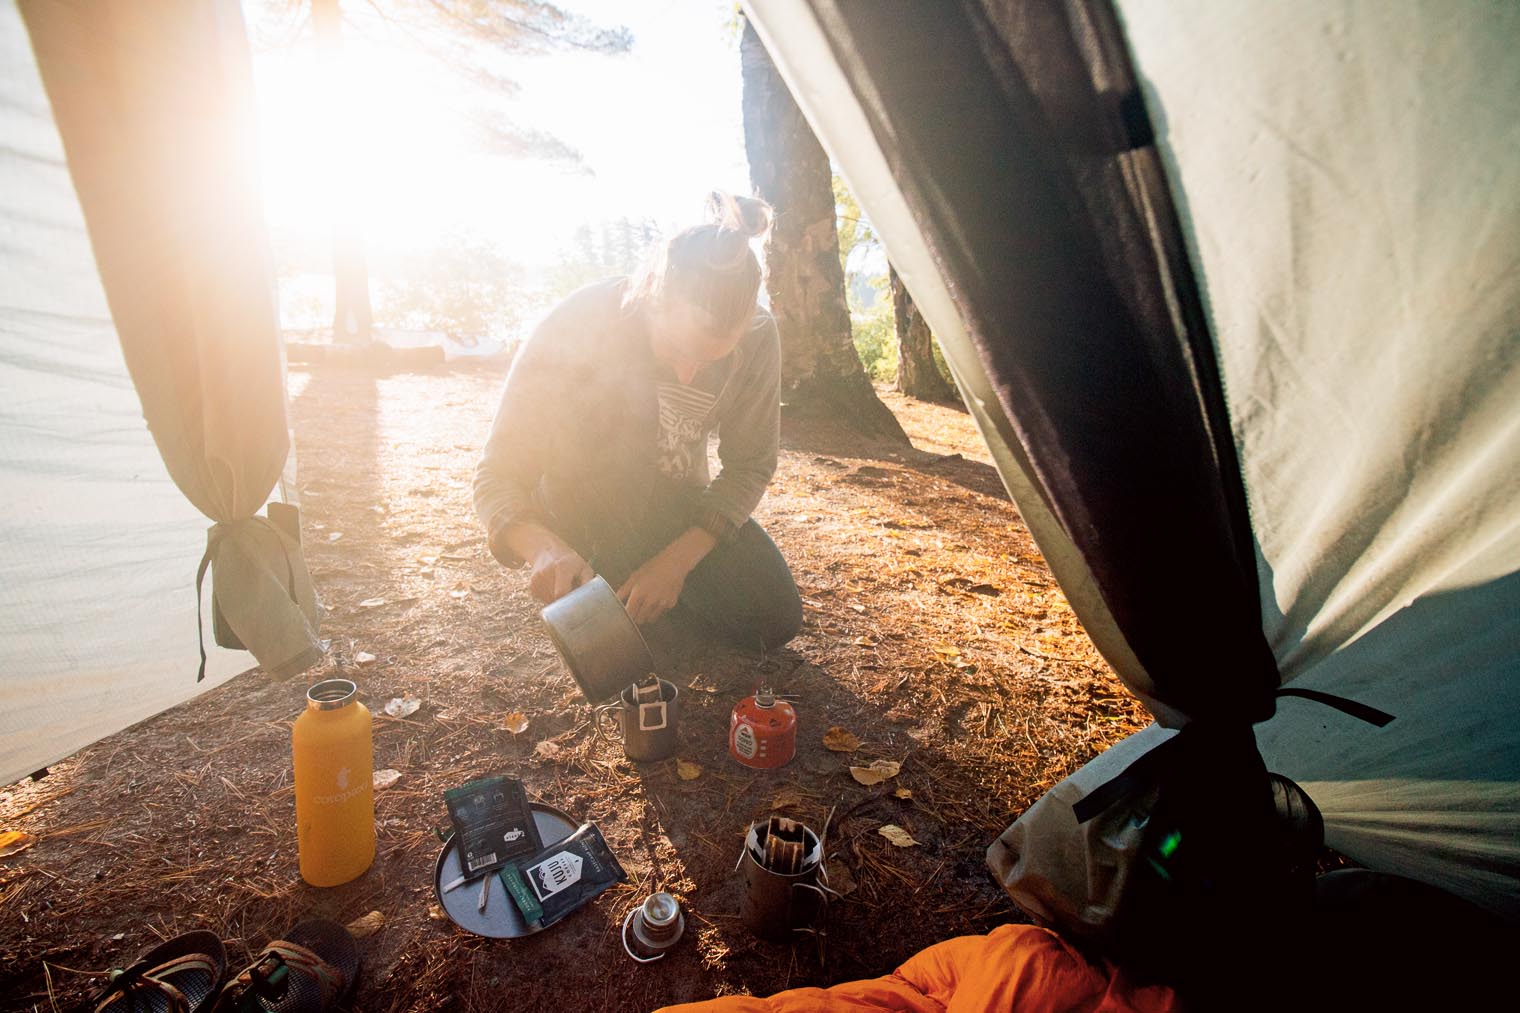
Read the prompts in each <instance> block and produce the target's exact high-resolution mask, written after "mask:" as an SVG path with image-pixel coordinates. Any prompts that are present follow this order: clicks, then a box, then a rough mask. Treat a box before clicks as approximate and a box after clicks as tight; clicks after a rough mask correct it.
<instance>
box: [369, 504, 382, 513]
mask: <svg viewBox="0 0 1520 1013" xmlns="http://www.w3.org/2000/svg"><path fill="white" fill-rule="evenodd" d="M370 511H371V512H373V513H377V514H383V513H385V507H383V506H381V505H380V504H379V503H376V504H375V505H374V506H372V507H370Z"/></svg>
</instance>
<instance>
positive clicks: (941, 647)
mask: <svg viewBox="0 0 1520 1013" xmlns="http://www.w3.org/2000/svg"><path fill="white" fill-rule="evenodd" d="M934 653H935V654H938V655H939V656H940V657H941V658H959V657H960V656H961V649H960V648H959V647H951V646H950V645H949V644H935V645H934Z"/></svg>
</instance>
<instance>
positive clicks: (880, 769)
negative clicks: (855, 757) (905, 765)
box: [850, 760, 902, 785]
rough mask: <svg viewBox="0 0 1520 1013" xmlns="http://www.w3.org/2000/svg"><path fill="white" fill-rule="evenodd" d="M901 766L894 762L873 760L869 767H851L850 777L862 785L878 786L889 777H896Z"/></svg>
mask: <svg viewBox="0 0 1520 1013" xmlns="http://www.w3.org/2000/svg"><path fill="white" fill-rule="evenodd" d="M901 769H902V764H901V763H898V762H897V761H896V760H875V761H873V762H872V764H871V765H870V766H869V767H851V768H850V776H851V777H853V778H854V779H855V780H857V781H859V782H860V783H861V784H864V785H872V784H880V783H881V782H883V781H885V780H886V779H887V778H889V777H896V776H897V772H898V771H899V770H901Z"/></svg>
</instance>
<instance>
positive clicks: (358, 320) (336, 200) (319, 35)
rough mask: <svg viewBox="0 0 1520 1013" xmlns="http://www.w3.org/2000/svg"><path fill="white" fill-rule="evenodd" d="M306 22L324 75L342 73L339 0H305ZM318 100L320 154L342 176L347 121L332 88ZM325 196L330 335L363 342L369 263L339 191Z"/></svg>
mask: <svg viewBox="0 0 1520 1013" xmlns="http://www.w3.org/2000/svg"><path fill="white" fill-rule="evenodd" d="M311 27H312V32H313V34H314V35H315V36H316V39H317V50H318V52H319V53H320V54H321V60H322V62H323V63H324V64H325V65H326V66H327V68H328V70H329V72H330V74H329V78H330V79H336V77H337V75H339V74H341V73H342V69H341V67H340V66H339V64H340V62H341V57H342V53H343V13H342V10H341V8H340V7H339V0H311ZM320 100H321V101H325V102H327V103H328V114H329V115H330V116H331V117H332V118H333V121H334V130H333V131H332V133H330V134H329V135H328V144H330V145H331V148H329V150H328V151H327V152H326V153H325V154H326V155H327V157H328V158H329V159H330V160H331V162H332V165H333V168H334V169H335V170H336V171H335V172H334V177H335V178H336V179H338V180H340V181H341V180H345V179H347V178H348V177H349V175H350V173H351V172H352V170H353V164H352V158H351V157H350V154H349V147H348V144H347V133H348V131H347V130H345V129H342V126H343V124H345V123H346V122H347V120H346V113H347V110H345V109H343V108H342V107H341V104H340V99H339V97H338V95H336V94H328V95H324V96H321V99H320ZM339 186H340V187H341V186H342V184H341V183H340V184H339ZM328 197H329V199H330V200H331V201H332V202H333V282H334V288H335V292H334V300H333V302H334V311H333V341H334V342H341V343H347V344H356V345H367V344H369V343H370V341H371V340H372V339H373V334H372V332H371V330H370V328H371V327H372V325H373V323H374V314H373V311H372V309H371V307H370V302H369V264H368V263H367V262H366V260H365V257H364V242H363V240H361V239H360V238H359V226H358V221H357V216H356V215H355V214H354V213H353V211H352V209H351V208H350V206H349V202H348V199H347V198H346V197H345V195H344V194H343V193H342V192H335V193H331V194H329V195H328Z"/></svg>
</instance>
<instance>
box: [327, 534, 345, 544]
mask: <svg viewBox="0 0 1520 1013" xmlns="http://www.w3.org/2000/svg"><path fill="white" fill-rule="evenodd" d="M342 537H343V532H341V531H329V532H328V533H327V540H328V541H329V542H336V541H337V540H338V539H340V538H342Z"/></svg>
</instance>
